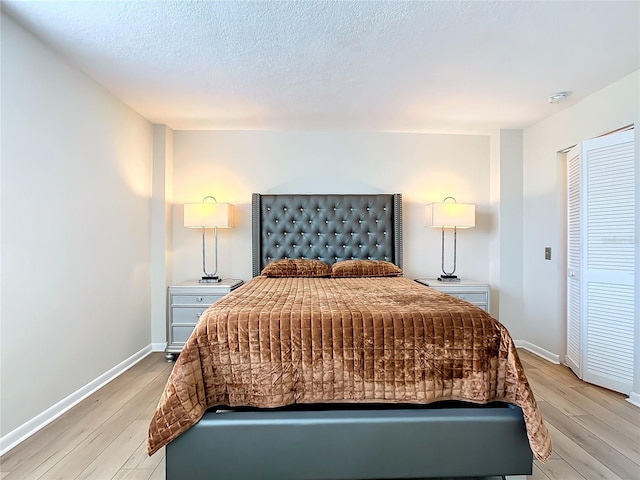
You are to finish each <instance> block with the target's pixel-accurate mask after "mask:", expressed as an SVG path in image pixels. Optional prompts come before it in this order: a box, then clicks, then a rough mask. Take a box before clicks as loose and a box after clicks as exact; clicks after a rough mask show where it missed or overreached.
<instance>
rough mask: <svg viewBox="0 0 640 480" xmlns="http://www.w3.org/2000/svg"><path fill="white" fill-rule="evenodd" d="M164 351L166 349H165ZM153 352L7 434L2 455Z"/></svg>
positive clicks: (1, 445)
mask: <svg viewBox="0 0 640 480" xmlns="http://www.w3.org/2000/svg"><path fill="white" fill-rule="evenodd" d="M163 349H164V347H163ZM151 352H152V346H151V345H147V346H146V347H144V348H143V349H142V350H140V351H139V352H136V353H134V354H133V355H131V356H130V357H129V358H127V359H126V360H124V361H123V362H120V363H119V364H118V365H116V366H115V367H113V368H112V369H110V370H109V371H107V372H105V373H103V374H102V375H100V376H99V377H98V378H96V379H95V380H93V381H91V382H89V383H87V384H86V385H85V386H84V387H81V388H80V389H78V390H76V391H75V392H73V393H72V394H71V395H69V396H68V397H66V398H63V399H62V400H60V401H59V402H58V403H56V404H55V405H53V406H51V407H49V408H47V409H46V410H45V411H44V412H42V413H40V414H38V415H37V416H35V417H34V418H32V419H31V420H29V421H28V422H26V423H24V424H22V425H20V426H19V427H18V428H16V429H15V430H12V431H11V432H9V433H7V434H6V435H5V436H4V437H1V438H0V455H4V454H5V453H7V452H8V451H9V450H11V449H12V448H14V447H15V446H16V445H18V444H19V443H21V442H23V441H25V440H26V439H27V438H29V437H30V436H31V435H33V434H34V433H36V432H37V431H38V430H40V429H41V428H44V427H45V426H47V425H48V424H49V423H51V422H53V421H54V420H55V419H56V418H58V417H59V416H60V415H62V414H63V413H65V412H66V411H67V410H69V409H70V408H72V407H73V406H75V405H76V404H78V403H79V402H81V401H82V400H84V399H85V398H87V397H88V396H89V395H91V394H92V393H94V392H95V391H96V390H98V389H99V388H101V387H103V386H104V385H106V384H107V383H109V382H110V381H111V380H113V379H114V378H116V377H117V376H119V375H121V374H123V373H124V372H125V371H127V370H128V369H129V368H131V367H133V366H134V365H135V364H136V363H138V362H139V361H140V360H142V359H143V358H144V357H146V356H147V355H149V354H150V353H151Z"/></svg>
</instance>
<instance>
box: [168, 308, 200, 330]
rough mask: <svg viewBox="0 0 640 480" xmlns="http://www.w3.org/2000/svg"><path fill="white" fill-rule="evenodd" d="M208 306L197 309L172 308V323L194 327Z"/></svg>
mask: <svg viewBox="0 0 640 480" xmlns="http://www.w3.org/2000/svg"><path fill="white" fill-rule="evenodd" d="M207 308H209V306H208V305H207V306H206V307H199V308H191V307H173V308H172V309H171V310H172V313H173V323H174V324H176V323H186V324H191V325H195V324H196V323H198V320H200V315H202V312H204V311H205V310H206V309H207Z"/></svg>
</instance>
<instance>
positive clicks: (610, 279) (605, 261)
mask: <svg viewBox="0 0 640 480" xmlns="http://www.w3.org/2000/svg"><path fill="white" fill-rule="evenodd" d="M635 162H636V159H635V155H634V132H633V130H629V131H624V132H618V133H614V134H611V135H606V136H603V137H599V138H595V139H592V140H588V141H585V142H583V143H582V145H581V153H580V164H581V165H580V167H581V168H580V177H581V181H580V184H581V192H580V199H579V203H580V219H581V221H580V225H581V227H580V230H581V234H580V249H581V262H580V268H579V284H580V292H581V301H580V317H581V319H582V321H581V325H580V327H581V328H580V338H581V363H580V371H581V376H582V378H583V379H584V380H585V381H587V382H590V383H594V384H597V385H601V386H603V387H606V388H609V389H611V390H615V391H618V392H623V393H627V394H628V393H629V392H631V390H632V386H633V368H634V312H635V305H634V301H635V300H634V276H635V262H636V251H635V208H636V206H635V205H636V200H637V199H636V191H635V170H636V166H635Z"/></svg>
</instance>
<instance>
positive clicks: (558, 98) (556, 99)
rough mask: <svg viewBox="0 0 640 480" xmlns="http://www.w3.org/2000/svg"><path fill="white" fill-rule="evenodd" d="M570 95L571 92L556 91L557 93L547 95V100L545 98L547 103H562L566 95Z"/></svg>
mask: <svg viewBox="0 0 640 480" xmlns="http://www.w3.org/2000/svg"><path fill="white" fill-rule="evenodd" d="M569 95H571V92H558V93H554V94H553V95H551V96H550V97H549V100H547V101H548V102H549V103H562V102H564V101H565V100H566V99H567V97H568V96H569Z"/></svg>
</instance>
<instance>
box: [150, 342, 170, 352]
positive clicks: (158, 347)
mask: <svg viewBox="0 0 640 480" xmlns="http://www.w3.org/2000/svg"><path fill="white" fill-rule="evenodd" d="M165 348H167V344H166V343H152V344H151V351H152V352H164V349H165Z"/></svg>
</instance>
